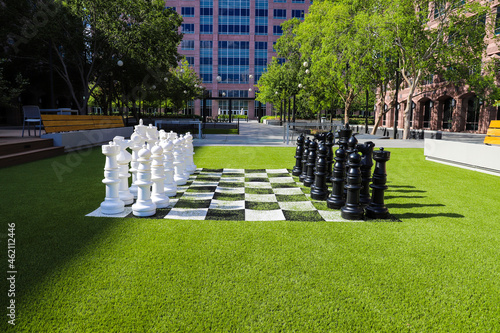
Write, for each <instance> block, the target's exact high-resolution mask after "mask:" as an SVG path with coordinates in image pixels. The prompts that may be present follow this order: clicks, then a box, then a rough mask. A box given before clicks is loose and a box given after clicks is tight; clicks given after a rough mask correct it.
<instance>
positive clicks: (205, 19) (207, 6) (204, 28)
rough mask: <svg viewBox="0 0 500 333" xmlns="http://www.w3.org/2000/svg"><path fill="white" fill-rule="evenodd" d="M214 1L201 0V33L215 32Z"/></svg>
mask: <svg viewBox="0 0 500 333" xmlns="http://www.w3.org/2000/svg"><path fill="white" fill-rule="evenodd" d="M213 16H214V3H213V0H201V1H200V34H201V35H207V34H213V32H214V27H213V24H214V18H213Z"/></svg>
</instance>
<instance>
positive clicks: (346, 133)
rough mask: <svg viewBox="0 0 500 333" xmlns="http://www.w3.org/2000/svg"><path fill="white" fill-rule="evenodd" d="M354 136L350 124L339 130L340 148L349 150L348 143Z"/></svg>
mask: <svg viewBox="0 0 500 333" xmlns="http://www.w3.org/2000/svg"><path fill="white" fill-rule="evenodd" d="M351 135H352V129H350V128H349V124H346V125H345V127H343V128H341V129H340V130H339V141H338V143H339V146H340V147H342V148H343V149H344V150H347V142H348V141H349V138H350V137H351Z"/></svg>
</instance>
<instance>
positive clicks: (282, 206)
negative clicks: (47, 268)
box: [86, 168, 359, 222]
mask: <svg viewBox="0 0 500 333" xmlns="http://www.w3.org/2000/svg"><path fill="white" fill-rule="evenodd" d="M310 191H311V189H310V188H309V187H306V186H304V185H303V184H302V183H301V182H300V181H299V178H298V177H295V176H292V174H291V170H288V169H206V168H203V169H196V171H195V172H194V173H193V174H191V175H190V177H189V180H188V182H187V183H186V185H184V186H178V187H177V195H176V196H173V197H170V198H169V199H170V204H169V207H168V208H164V209H157V210H156V214H155V215H153V216H150V217H143V218H149V219H174V220H227V221H305V222H307V221H310V222H314V221H327V222H354V221H349V220H345V219H343V218H342V217H341V216H340V210H334V209H329V208H328V207H327V205H326V201H315V200H312V199H311V196H310ZM131 206H132V205H128V206H126V207H125V211H124V212H123V213H120V214H116V215H106V214H103V213H101V211H100V208H98V209H96V210H95V211H93V212H92V213H90V214H88V215H86V216H97V217H120V218H132V217H134V218H135V217H136V216H134V215H133V213H132V207H131ZM358 222H359V221H358Z"/></svg>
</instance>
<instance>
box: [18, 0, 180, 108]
mask: <svg viewBox="0 0 500 333" xmlns="http://www.w3.org/2000/svg"><path fill="white" fill-rule="evenodd" d="M50 10H51V12H50V15H51V17H53V18H54V17H57V19H53V20H51V21H50V24H45V25H40V26H39V27H37V29H36V38H38V39H39V40H37V41H41V42H42V43H43V44H45V45H50V47H51V49H52V53H53V55H54V58H55V59H57V61H54V63H53V68H54V70H55V71H56V73H58V74H59V75H60V77H61V78H62V79H63V80H64V81H65V82H66V84H67V86H68V88H69V91H70V94H71V95H72V98H73V100H74V103H75V104H76V106H77V108H78V109H79V111H80V113H85V112H86V108H87V103H88V100H89V97H90V95H91V94H92V93H93V92H94V90H95V89H96V87H98V86H99V85H100V84H101V83H102V82H103V80H104V79H106V78H108V79H109V78H110V77H111V76H112V75H111V74H110V73H112V72H113V71H116V69H117V67H118V66H117V62H118V61H119V60H121V59H122V58H128V59H134V60H135V62H137V63H138V64H140V65H141V69H142V70H143V72H144V73H146V72H145V71H144V69H145V68H147V69H148V72H151V71H152V72H163V73H167V72H168V70H169V68H170V67H173V66H176V65H177V61H178V60H179V59H180V57H179V55H178V53H177V45H178V44H179V42H180V40H181V38H182V36H181V35H180V34H179V32H178V28H179V26H180V23H181V22H182V18H181V17H180V16H179V15H178V14H177V13H175V12H174V11H172V10H169V9H165V5H164V2H163V1H159V0H153V1H147V0H139V1H130V0H117V1H111V0H93V1H89V0H67V1H62V0H55V1H54V2H53V3H51V7H50ZM38 13H39V12H37V9H36V7H35V9H34V11H32V12H30V13H29V14H30V15H31V16H32V20H33V21H35V18H36V15H38ZM27 42H28V43H31V42H33V41H27ZM41 58H42V59H43V61H44V62H46V63H49V59H47V57H45V56H42V57H41ZM129 63H130V61H129ZM143 75H147V74H143ZM160 76H161V75H160ZM108 85H109V82H108Z"/></svg>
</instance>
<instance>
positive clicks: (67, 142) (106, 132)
mask: <svg viewBox="0 0 500 333" xmlns="http://www.w3.org/2000/svg"><path fill="white" fill-rule="evenodd" d="M133 132H134V127H132V126H131V127H118V128H103V129H95V130H88V131H73V132H61V133H50V134H43V135H42V138H43V139H52V140H54V146H57V147H64V149H65V151H73V150H78V149H83V148H88V147H93V146H99V145H102V144H105V143H108V142H109V141H112V140H113V138H114V137H115V136H123V137H125V138H129V137H130V136H131V135H132V133H133Z"/></svg>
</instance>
